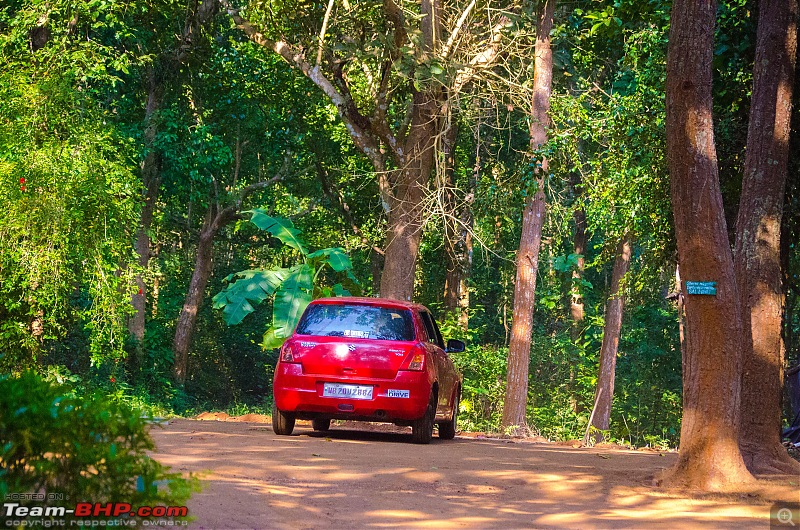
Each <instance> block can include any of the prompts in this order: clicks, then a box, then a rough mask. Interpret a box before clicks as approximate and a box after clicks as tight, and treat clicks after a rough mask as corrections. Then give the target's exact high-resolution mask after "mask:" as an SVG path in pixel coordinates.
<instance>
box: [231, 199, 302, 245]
mask: <svg viewBox="0 0 800 530" xmlns="http://www.w3.org/2000/svg"><path fill="white" fill-rule="evenodd" d="M244 213H252V214H253V216H252V217H251V218H250V221H251V222H252V223H253V224H254V225H256V226H257V227H259V228H260V229H261V230H266V231H267V232H269V233H270V234H272V235H273V236H275V237H277V238H278V239H280V240H281V242H282V243H283V244H285V245H289V246H290V247H292V248H294V249H296V250H299V251H300V252H302V253H303V254H304V255H306V254H308V251H307V250H306V248H305V245H304V244H303V241H302V240H301V239H300V238H299V237H297V235H298V234H299V233H300V230H298V229H297V228H295V227H294V224H292V222H291V221H290V220H289V219H284V218H283V217H272V216H269V215H267V213H266V212H265V211H264V210H260V209H255V210H249V211H248V212H244Z"/></svg>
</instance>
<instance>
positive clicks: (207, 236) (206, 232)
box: [172, 210, 219, 384]
mask: <svg viewBox="0 0 800 530" xmlns="http://www.w3.org/2000/svg"><path fill="white" fill-rule="evenodd" d="M215 224H216V223H214V217H213V216H212V215H211V210H209V213H208V216H207V217H206V221H205V222H204V223H203V229H202V230H201V232H200V240H199V241H198V243H197V255H196V256H195V260H194V271H193V272H192V279H191V281H190V282H189V290H188V291H187V292H186V299H185V300H184V303H183V308H182V309H181V313H180V315H179V316H178V323H177V324H176V325H175V339H174V340H173V343H172V352H173V355H174V357H175V364H174V370H175V379H176V380H177V381H178V383H180V384H183V383H184V382H186V375H187V373H188V359H189V347H190V346H191V344H192V337H193V336H194V327H195V324H196V323H197V313H198V311H199V310H200V306H201V304H202V302H203V298H204V297H205V292H206V285H207V284H208V279H209V277H210V276H211V269H212V262H213V259H212V258H213V256H214V237H215V236H216V235H217V231H218V230H219V228H218V227H215Z"/></svg>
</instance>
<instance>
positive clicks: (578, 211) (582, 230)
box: [570, 172, 586, 341]
mask: <svg viewBox="0 0 800 530" xmlns="http://www.w3.org/2000/svg"><path fill="white" fill-rule="evenodd" d="M571 184H572V190H573V193H574V194H575V196H576V198H577V197H578V196H579V195H580V193H581V190H580V186H581V177H580V173H578V172H576V173H575V175H574V176H573V179H572V183H571ZM572 219H573V221H574V222H575V235H574V236H573V239H572V241H573V249H574V250H573V252H575V254H578V255H579V256H580V257H579V258H578V266H577V267H576V268H575V270H574V271H572V296H571V297H570V317H571V318H572V328H571V333H570V335H571V336H572V340H573V341H574V340H578V339H579V338H580V337H581V335H582V334H583V319H584V316H585V315H584V309H583V296H582V294H581V293H582V292H583V287H582V286H581V281H582V280H583V271H584V268H585V266H586V212H585V211H584V210H583V208H575V210H574V211H573V212H572Z"/></svg>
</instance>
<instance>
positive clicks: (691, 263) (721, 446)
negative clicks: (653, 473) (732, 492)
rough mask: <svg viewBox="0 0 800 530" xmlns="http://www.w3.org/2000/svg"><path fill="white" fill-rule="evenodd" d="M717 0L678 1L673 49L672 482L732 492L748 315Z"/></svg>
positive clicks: (742, 478)
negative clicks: (736, 238) (724, 180)
mask: <svg viewBox="0 0 800 530" xmlns="http://www.w3.org/2000/svg"><path fill="white" fill-rule="evenodd" d="M715 15H716V2H715V1H714V0H700V1H695V0H676V1H675V2H674V3H673V7H672V16H671V19H670V33H669V50H668V53H667V109H666V110H667V113H666V117H667V120H666V132H667V157H668V164H669V171H670V184H671V195H672V207H673V213H674V215H675V236H676V239H677V243H678V260H679V264H680V269H681V276H682V278H683V281H684V292H686V289H685V282H686V281H715V282H716V295H714V296H711V295H696V294H687V296H686V300H685V310H686V343H685V349H684V352H683V420H682V423H681V440H680V454H679V457H678V461H677V463H676V464H675V467H674V468H673V469H672V470H671V472H670V474H669V475H668V476H667V477H666V482H667V484H670V485H674V486H681V487H688V488H690V489H699V490H704V491H722V490H727V489H730V488H732V487H734V486H735V485H739V484H740V483H742V482H748V481H750V480H752V476H751V475H750V473H749V472H748V471H747V468H746V467H745V465H744V461H743V460H742V455H741V452H740V451H739V444H738V438H739V400H740V397H741V353H742V348H741V336H742V319H741V311H740V308H739V295H738V290H737V288H736V281H735V274H734V269H733V256H732V254H731V248H730V244H729V242H728V231H727V226H726V223H725V216H724V211H723V206H722V195H721V192H720V185H719V173H718V171H719V169H718V165H717V155H716V149H715V146H714V124H713V119H712V107H713V105H712V95H711V89H712V67H711V61H712V58H713V49H714V19H715Z"/></svg>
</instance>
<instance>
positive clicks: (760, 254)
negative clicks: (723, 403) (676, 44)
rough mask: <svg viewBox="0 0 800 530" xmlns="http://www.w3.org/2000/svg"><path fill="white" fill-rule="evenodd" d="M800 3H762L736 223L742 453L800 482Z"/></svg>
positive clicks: (762, 468) (756, 469)
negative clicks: (786, 414) (787, 433)
mask: <svg viewBox="0 0 800 530" xmlns="http://www.w3.org/2000/svg"><path fill="white" fill-rule="evenodd" d="M796 18H797V2H796V1H795V0H762V1H761V2H760V3H759V17H758V37H757V41H756V57H755V66H754V72H753V96H752V100H751V105H750V123H749V128H748V134H747V150H746V158H745V164H744V179H743V181H742V195H741V198H740V202H739V215H738V217H737V219H736V253H735V258H736V261H735V268H736V278H737V282H738V287H739V295H740V297H741V310H742V350H743V354H742V359H743V372H742V405H741V407H742V409H741V430H740V432H739V446H740V447H741V450H742V456H743V457H744V461H745V463H746V464H747V467H748V469H750V471H751V472H753V473H785V474H789V473H791V474H800V462H797V461H796V460H794V459H792V458H791V457H790V456H789V455H788V453H787V452H786V449H785V448H784V447H783V445H782V444H781V437H780V428H781V398H782V393H783V368H784V359H785V350H784V344H783V340H782V337H781V324H782V320H781V318H782V315H783V307H784V290H783V286H782V284H781V283H782V282H781V260H780V254H781V242H780V235H781V217H782V215H783V200H784V190H785V187H786V171H787V164H788V158H789V130H790V122H791V114H792V112H791V109H792V86H793V84H794V67H795V54H796V50H797V25H796Z"/></svg>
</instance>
